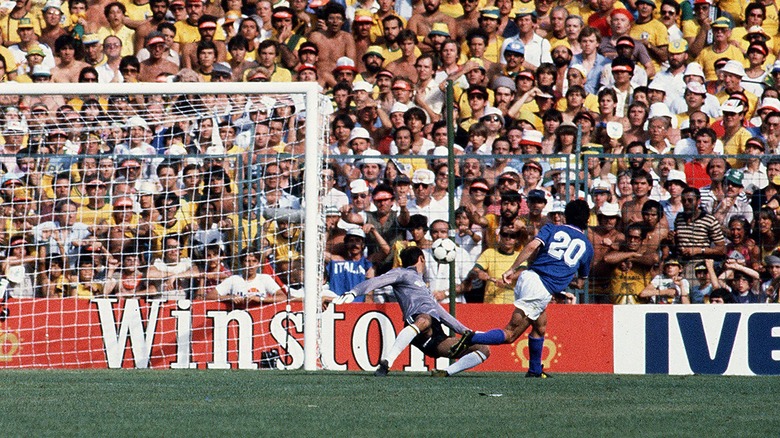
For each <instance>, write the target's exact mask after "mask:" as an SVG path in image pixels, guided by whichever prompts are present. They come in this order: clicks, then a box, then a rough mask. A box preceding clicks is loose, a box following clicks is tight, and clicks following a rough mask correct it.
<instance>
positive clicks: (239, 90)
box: [0, 82, 323, 371]
mask: <svg viewBox="0 0 780 438" xmlns="http://www.w3.org/2000/svg"><path fill="white" fill-rule="evenodd" d="M155 94H159V95H171V94H173V95H178V94H192V95H200V94H299V95H300V94H303V95H305V106H306V119H307V120H310V121H313V122H314V123H306V128H305V129H306V130H305V133H306V140H305V148H306V149H305V154H304V160H305V161H306V162H307V163H318V156H319V153H320V151H319V149H320V147H321V145H320V144H319V140H320V137H321V134H322V131H323V129H322V127H321V126H320V125H319V120H320V111H319V98H320V90H319V86H318V84H317V83H314V82H273V83H271V82H174V83H168V82H165V83H132V84H130V83H116V84H114V83H111V84H100V83H72V84H70V83H69V84H60V83H43V84H41V83H35V84H32V83H16V82H4V83H0V95H22V96H24V95H27V96H45V95H77V96H83V95H155ZM319 174H320V168H319V166H317V165H314V166H311V165H309V166H306V167H305V171H304V205H305V207H304V215H305V216H304V287H305V289H306V290H307V293H306V294H305V297H304V305H303V312H304V324H303V326H304V328H303V330H304V333H303V340H304V345H303V347H304V365H303V368H304V369H305V370H306V371H315V370H317V369H318V368H317V360H318V342H319V333H318V332H319V307H320V301H319V294H318V293H316V291H317V290H318V284H317V283H318V281H319V279H318V271H319V266H318V261H319V260H320V257H319V256H318V254H317V253H318V241H319V235H318V233H319V232H318V225H319V223H320V220H319V217H320V208H319V204H320V200H319V198H320V197H319V192H320V177H319Z"/></svg>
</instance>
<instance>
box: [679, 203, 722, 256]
mask: <svg viewBox="0 0 780 438" xmlns="http://www.w3.org/2000/svg"><path fill="white" fill-rule="evenodd" d="M699 212H700V215H699V217H698V218H696V219H694V220H693V221H691V222H690V223H688V220H687V219H688V216H687V215H686V214H685V213H684V212H681V213H679V214H678V215H677V218H676V219H675V221H674V229H675V233H676V236H677V246H678V247H679V248H709V247H710V246H711V244H712V243H723V242H725V240H726V239H725V238H724V236H723V230H722V229H721V227H720V223H718V220H717V219H716V218H715V216H713V215H711V214H709V213H707V212H705V211H704V210H699Z"/></svg>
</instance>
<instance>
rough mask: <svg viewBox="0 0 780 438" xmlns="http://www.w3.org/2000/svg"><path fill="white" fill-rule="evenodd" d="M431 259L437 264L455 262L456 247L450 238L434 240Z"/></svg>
mask: <svg viewBox="0 0 780 438" xmlns="http://www.w3.org/2000/svg"><path fill="white" fill-rule="evenodd" d="M431 253H432V254H433V259H434V260H436V261H437V262H439V263H450V262H454V261H455V256H456V255H457V254H458V245H457V244H456V243H455V242H453V241H452V239H450V238H444V239H436V241H435V242H433V245H432V246H431Z"/></svg>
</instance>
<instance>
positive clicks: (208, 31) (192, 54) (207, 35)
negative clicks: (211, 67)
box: [181, 15, 227, 70]
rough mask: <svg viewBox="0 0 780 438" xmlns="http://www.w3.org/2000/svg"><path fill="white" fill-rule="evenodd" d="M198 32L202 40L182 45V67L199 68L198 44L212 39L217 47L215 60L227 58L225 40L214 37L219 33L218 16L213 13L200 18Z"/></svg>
mask: <svg viewBox="0 0 780 438" xmlns="http://www.w3.org/2000/svg"><path fill="white" fill-rule="evenodd" d="M198 33H199V34H200V41H198V42H195V43H187V44H184V45H183V47H182V52H181V57H182V60H181V62H182V67H186V68H191V69H194V70H197V69H198V67H199V66H200V63H199V61H198V46H199V45H200V43H202V42H203V41H210V42H212V43H214V46H215V47H216V56H217V60H216V61H215V62H220V61H224V60H226V59H227V49H226V47H225V42H224V41H218V40H216V39H214V36H215V35H216V33H217V17H214V16H213V15H204V16H202V17H200V20H198Z"/></svg>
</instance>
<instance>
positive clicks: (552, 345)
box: [0, 299, 780, 374]
mask: <svg viewBox="0 0 780 438" xmlns="http://www.w3.org/2000/svg"><path fill="white" fill-rule="evenodd" d="M4 307H5V308H6V309H7V316H6V317H5V319H4V320H2V321H0V367H5V368H34V367H39V368H40V367H43V368H157V369H167V368H170V369H190V368H193V369H194V368H198V369H229V368H238V369H258V368H261V367H267V366H269V365H270V366H275V367H277V368H289V369H297V368H301V367H302V366H303V333H302V327H303V318H304V317H303V313H302V311H301V306H300V304H297V305H293V306H291V307H289V308H287V309H286V308H285V306H283V305H279V306H273V305H271V306H262V307H252V308H249V309H233V308H232V307H230V306H228V305H225V304H221V303H217V302H210V301H194V302H191V301H188V300H181V301H178V302H173V301H171V302H162V301H143V300H137V299H127V300H118V299H96V300H92V301H88V300H77V299H61V300H59V299H41V300H9V301H8V302H6V303H4ZM513 309H514V307H513V306H512V305H483V304H466V305H459V306H458V308H457V317H458V319H460V320H461V321H462V322H463V323H464V324H466V325H467V326H468V327H470V328H472V329H475V330H488V329H491V328H494V327H503V326H504V325H505V324H506V322H507V321H508V320H509V316H510V315H511V313H512V311H513ZM548 315H549V323H548V330H547V337H546V339H545V348H544V354H543V363H544V366H545V370H548V371H550V372H587V373H611V372H616V373H631V374H645V373H669V374H691V373H709V374H780V366H779V364H780V309H775V306H771V305H766V306H765V305H743V306H737V305H730V306H696V305H691V306H682V305H681V306H650V305H646V306H609V305H587V306H566V305H552V306H551V307H550V308H549V309H548ZM320 325H321V338H320V358H321V363H322V366H323V367H324V368H326V369H328V370H351V371H359V370H366V371H367V370H373V369H374V368H375V367H376V365H377V363H378V362H379V357H380V354H381V351H382V349H386V348H389V347H390V345H391V344H392V341H393V339H394V338H395V334H396V333H398V332H399V331H400V330H401V329H402V328H403V327H402V316H401V313H400V309H399V308H398V306H397V305H396V304H394V303H389V304H384V305H376V304H350V305H342V306H338V307H335V308H334V307H333V306H330V307H329V308H328V310H326V311H325V312H323V313H322V314H321V319H320ZM613 344H614V345H613ZM274 350H275V351H274ZM272 352H278V353H279V357H280V358H281V359H280V360H278V361H277V360H276V359H275V357H276V355H275V354H272ZM710 352H712V353H710ZM269 359H270V361H272V362H270V363H269ZM446 364H447V359H439V360H438V362H437V361H434V360H433V359H430V358H425V357H424V356H423V354H422V353H421V352H420V351H419V350H417V349H416V348H410V349H407V350H406V351H405V352H404V353H403V354H402V355H401V356H400V357H399V358H398V360H397V361H396V363H395V365H394V367H393V369H395V370H405V371H427V370H430V369H433V368H442V367H444V366H446ZM527 366H528V348H527V337H526V336H523V337H522V338H520V339H519V340H517V341H516V342H515V343H513V344H511V345H501V346H492V347H491V356H490V358H489V359H488V360H487V361H486V362H485V363H484V364H482V365H480V366H479V367H477V368H476V370H477V371H505V372H519V371H525V370H526V369H527Z"/></svg>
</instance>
